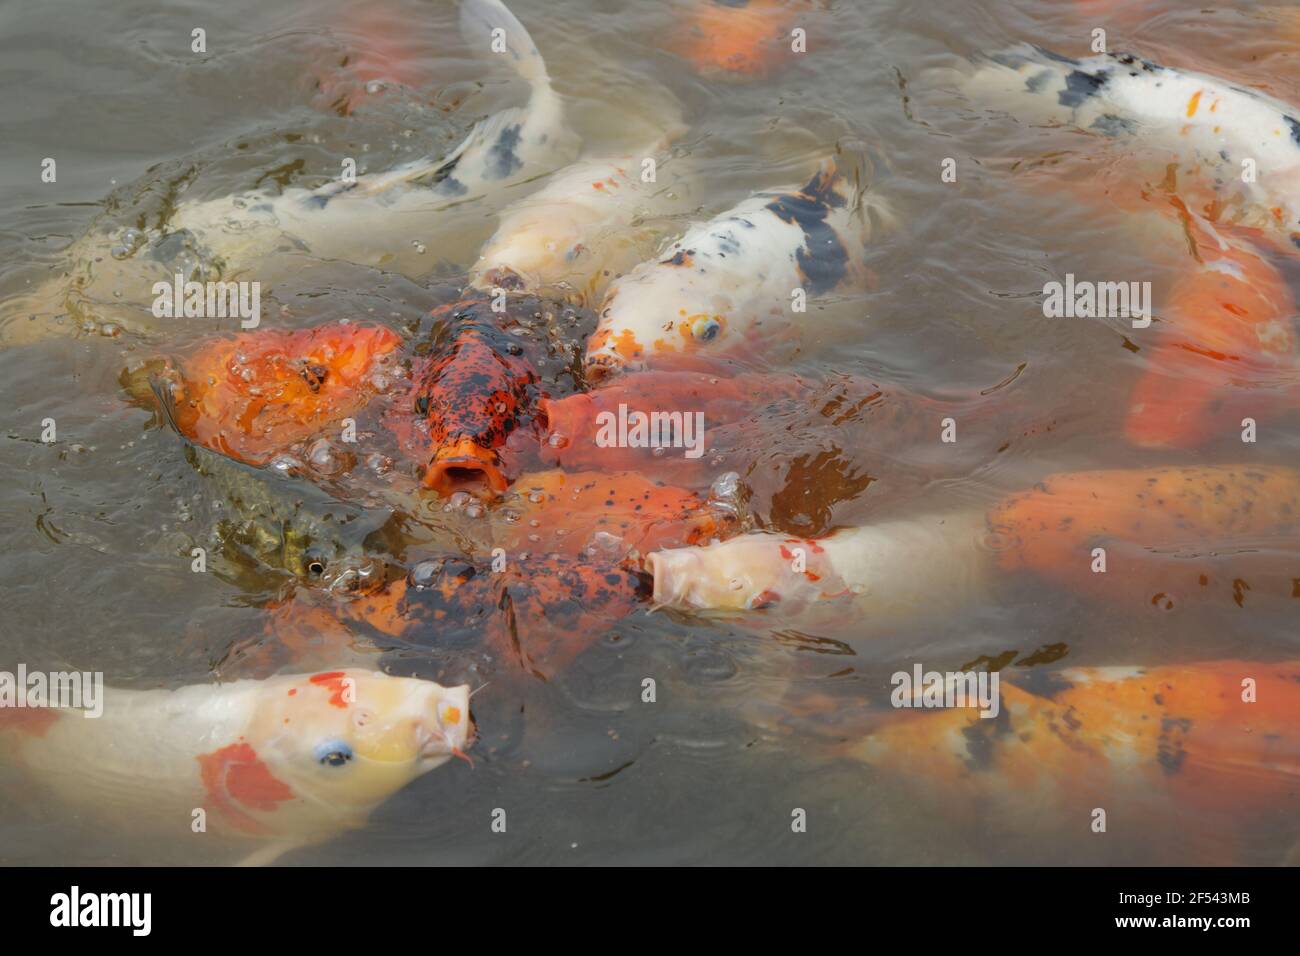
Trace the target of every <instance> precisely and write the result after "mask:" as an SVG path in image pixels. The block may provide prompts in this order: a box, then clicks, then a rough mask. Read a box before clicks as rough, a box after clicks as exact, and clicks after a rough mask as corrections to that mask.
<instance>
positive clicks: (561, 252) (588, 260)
mask: <svg viewBox="0 0 1300 956" xmlns="http://www.w3.org/2000/svg"><path fill="white" fill-rule="evenodd" d="M662 150H663V146H662V145H661V144H656V145H655V146H652V147H647V149H646V150H644V151H643V152H641V153H636V152H634V153H630V154H628V155H626V156H618V157H611V158H590V159H582V160H579V161H578V162H576V163H574V164H573V165H571V166H567V167H565V168H564V169H562V170H560V171H559V172H558V173H556V174H555V175H554V176H553V177H552V178H551V179H550V180H549V181H548V182H547V184H546V185H545V186H543V187H542V188H541V189H539V190H538V191H537V192H535V193H532V194H531V195H529V196H526V197H525V198H523V199H521V200H519V201H518V202H516V203H513V204H512V205H511V206H509V207H508V208H506V209H505V210H504V211H503V212H502V213H501V216H500V222H499V225H498V226H497V231H496V232H495V233H494V234H493V236H492V238H491V239H489V240H488V242H487V244H486V245H485V246H484V247H483V250H482V252H481V253H480V255H479V259H478V262H477V263H475V265H474V267H473V269H472V270H471V273H470V285H471V286H472V287H474V288H477V289H480V290H482V291H486V292H491V291H493V290H494V289H503V290H506V291H509V292H514V291H522V292H542V291H550V292H556V291H563V292H569V293H571V294H575V295H577V296H579V297H580V298H581V299H582V300H583V301H587V302H595V301H597V300H598V299H599V296H600V294H601V292H603V290H604V288H605V286H606V285H607V283H608V282H609V281H610V279H611V278H612V277H615V276H618V275H621V274H622V273H623V272H625V271H626V270H627V269H629V268H631V267H632V266H634V265H635V264H636V263H637V262H638V261H639V260H640V258H641V256H640V254H639V253H640V247H641V246H642V245H643V244H644V243H643V242H638V238H640V237H646V238H650V237H653V236H655V235H656V234H657V233H658V232H659V231H660V229H661V228H662V226H656V225H654V224H653V223H646V222H645V220H646V219H647V218H652V219H653V218H654V217H666V216H668V215H671V214H673V213H675V212H681V211H684V210H685V208H686V200H685V190H684V183H683V179H682V177H680V176H677V177H675V178H674V180H673V181H672V182H671V183H660V182H658V170H659V169H662V168H663V167H664V166H666V165H667V164H666V163H664V162H662V160H663V159H664V157H663V156H662ZM647 160H651V161H653V162H654V163H655V166H656V175H655V178H654V179H652V180H650V181H646V180H645V179H644V178H643V172H644V170H645V167H644V165H643V164H644V163H645V162H646V161H647ZM634 221H635V222H636V225H634Z"/></svg>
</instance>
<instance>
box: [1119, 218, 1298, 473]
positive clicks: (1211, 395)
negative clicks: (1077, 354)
mask: <svg viewBox="0 0 1300 956" xmlns="http://www.w3.org/2000/svg"><path fill="white" fill-rule="evenodd" d="M1179 205H1180V206H1181V203H1180V204H1179ZM1182 218H1183V221H1184V223H1185V227H1186V234H1187V237H1188V240H1189V242H1190V246H1191V250H1192V257H1193V263H1192V265H1191V267H1190V268H1189V269H1188V270H1185V271H1183V272H1181V273H1180V274H1179V276H1178V278H1177V279H1176V280H1175V282H1174V285H1173V287H1172V288H1171V289H1170V291H1169V294H1168V296H1167V298H1166V299H1165V302H1164V306H1163V308H1162V309H1161V314H1162V318H1163V319H1164V320H1165V322H1164V323H1162V324H1161V326H1160V327H1159V331H1158V332H1157V335H1156V340H1155V343H1154V344H1153V346H1151V347H1150V348H1149V349H1148V350H1146V351H1145V352H1144V354H1145V356H1146V357H1147V361H1148V368H1147V370H1146V372H1145V373H1144V374H1143V376H1142V377H1141V378H1140V379H1139V380H1138V382H1137V385H1136V386H1135V387H1134V389H1133V393H1132V397H1131V401H1130V406H1129V412H1128V417H1127V419H1126V421H1125V423H1124V435H1125V437H1126V438H1127V439H1128V440H1129V441H1131V442H1132V443H1134V444H1136V445H1143V446H1149V447H1172V448H1192V447H1196V446H1197V445H1200V444H1203V443H1204V442H1205V441H1207V440H1209V439H1211V438H1213V437H1214V436H1215V435H1222V434H1223V433H1224V430H1225V429H1228V428H1234V429H1235V428H1237V427H1239V426H1240V422H1241V419H1242V417H1243V415H1245V416H1249V417H1253V418H1256V419H1259V418H1260V417H1261V413H1263V412H1268V411H1269V410H1271V409H1272V408H1273V407H1275V406H1276V405H1277V404H1278V401H1279V400H1281V399H1284V398H1285V397H1286V396H1287V395H1288V394H1291V395H1293V394H1295V383H1296V381H1297V379H1296V376H1297V375H1300V352H1298V349H1297V341H1296V334H1295V332H1294V330H1293V327H1292V323H1293V321H1294V319H1295V316H1296V306H1295V300H1294V299H1293V298H1292V296H1291V291H1290V289H1289V288H1288V287H1287V283H1286V280H1285V279H1284V278H1283V277H1282V276H1281V274H1280V273H1279V272H1278V270H1277V268H1276V267H1275V266H1274V265H1273V264H1272V263H1270V262H1269V261H1268V260H1267V259H1266V258H1265V257H1264V256H1263V255H1262V254H1261V253H1260V252H1259V251H1258V250H1257V249H1255V248H1254V247H1253V246H1252V245H1251V244H1250V243H1249V242H1247V241H1246V240H1245V239H1244V238H1242V237H1241V236H1237V235H1227V234H1224V233H1222V232H1220V231H1217V230H1215V228H1214V227H1213V226H1211V225H1210V224H1209V223H1208V222H1205V221H1204V220H1202V219H1200V218H1198V217H1194V216H1192V215H1190V213H1187V211H1186V209H1185V208H1184V209H1183V216H1182ZM1288 376H1289V377H1290V378H1291V380H1292V381H1291V382H1290V383H1288V382H1287V381H1285V379H1286V378H1287V377H1288ZM1279 377H1280V378H1281V379H1282V381H1281V383H1280V385H1281V387H1280V389H1278V390H1276V391H1275V392H1270V391H1268V390H1266V389H1262V388H1260V387H1259V385H1260V384H1261V383H1262V382H1263V381H1266V380H1268V379H1274V380H1276V379H1278V378H1279Z"/></svg>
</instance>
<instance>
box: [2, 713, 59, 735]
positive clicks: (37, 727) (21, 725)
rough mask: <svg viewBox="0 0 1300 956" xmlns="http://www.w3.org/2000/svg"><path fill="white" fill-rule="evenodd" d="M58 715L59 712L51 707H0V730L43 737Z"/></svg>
mask: <svg viewBox="0 0 1300 956" xmlns="http://www.w3.org/2000/svg"><path fill="white" fill-rule="evenodd" d="M59 716H60V715H59V712H58V711H57V710H55V709H53V708H51V707H0V730H16V731H18V733H20V734H26V735H27V736H29V737H44V736H45V735H46V734H47V733H49V731H50V728H51V727H53V726H54V724H55V722H56V721H57V720H58V719H59Z"/></svg>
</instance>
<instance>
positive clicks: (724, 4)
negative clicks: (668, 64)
mask: <svg viewBox="0 0 1300 956" xmlns="http://www.w3.org/2000/svg"><path fill="white" fill-rule="evenodd" d="M801 6H802V5H801V4H796V3H791V2H788V0H703V2H696V3H692V4H691V11H690V13H688V14H687V15H686V17H685V18H684V21H683V22H682V24H681V26H679V27H678V28H677V30H676V31H675V32H674V35H673V37H672V39H671V40H670V44H669V45H670V48H671V49H672V50H673V52H675V53H676V54H677V55H678V56H680V57H682V58H683V59H685V60H686V61H687V62H689V63H690V65H691V66H692V67H693V68H694V69H695V70H696V71H697V72H699V73H701V74H704V75H706V76H718V77H729V78H742V77H743V78H750V79H753V78H758V77H762V76H766V75H767V74H769V73H771V72H772V71H773V70H775V69H776V68H777V67H778V66H779V65H780V64H782V63H784V62H786V61H788V60H789V59H790V58H791V52H790V51H791V38H790V31H791V29H792V28H793V27H794V26H796V24H797V22H798V15H799V12H800V8H801ZM804 9H806V8H804Z"/></svg>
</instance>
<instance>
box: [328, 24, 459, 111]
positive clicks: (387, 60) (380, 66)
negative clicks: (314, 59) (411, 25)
mask: <svg viewBox="0 0 1300 956" xmlns="http://www.w3.org/2000/svg"><path fill="white" fill-rule="evenodd" d="M331 30H332V31H333V32H335V33H338V34H341V35H342V36H343V37H344V38H345V39H346V40H347V41H348V46H347V52H346V54H345V55H344V57H343V61H342V62H341V63H340V64H339V65H338V68H337V69H335V70H333V71H331V72H330V73H329V74H328V75H325V76H322V77H320V78H319V79H318V80H317V83H316V93H315V96H314V97H313V103H314V104H315V105H316V106H317V107H318V108H320V109H323V110H328V111H329V112H332V113H337V114H338V115H340V116H348V115H350V114H351V113H352V112H353V111H354V110H356V109H358V108H359V107H361V106H364V105H365V104H366V103H368V102H370V101H371V100H374V99H375V98H377V97H380V96H383V95H384V94H385V93H388V92H390V91H392V90H393V89H397V88H403V89H414V88H417V87H419V86H421V85H422V84H424V83H427V82H429V80H430V75H429V71H428V70H427V69H426V68H425V65H426V64H427V62H428V58H429V57H431V56H432V55H433V54H432V53H431V52H430V51H428V50H426V49H424V48H423V46H422V44H421V43H420V42H419V38H418V37H415V36H413V35H412V34H411V33H410V31H409V30H408V29H407V24H406V22H405V20H404V17H403V14H402V12H401V10H400V9H398V8H397V7H395V6H394V7H390V5H388V4H386V3H385V4H378V3H369V4H366V6H365V7H363V8H358V7H352V6H349V7H346V8H344V10H343V12H342V16H341V18H340V19H339V20H338V21H336V22H334V23H332V24H331Z"/></svg>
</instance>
